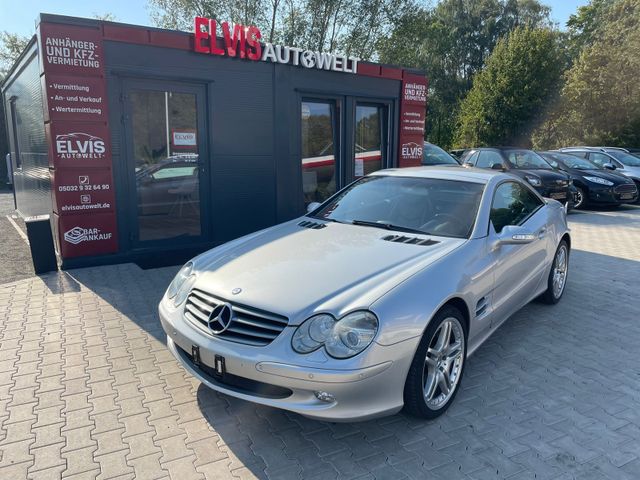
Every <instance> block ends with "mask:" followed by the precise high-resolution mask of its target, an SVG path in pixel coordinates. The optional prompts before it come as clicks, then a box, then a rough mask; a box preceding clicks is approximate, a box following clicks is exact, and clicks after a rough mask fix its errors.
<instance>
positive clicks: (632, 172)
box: [614, 165, 640, 180]
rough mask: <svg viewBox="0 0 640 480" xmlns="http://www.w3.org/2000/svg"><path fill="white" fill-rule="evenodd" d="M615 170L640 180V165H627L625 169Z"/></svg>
mask: <svg viewBox="0 0 640 480" xmlns="http://www.w3.org/2000/svg"><path fill="white" fill-rule="evenodd" d="M614 172H617V173H621V174H623V175H626V176H627V177H632V178H635V179H639V180H640V167H628V166H626V165H625V167H624V170H614Z"/></svg>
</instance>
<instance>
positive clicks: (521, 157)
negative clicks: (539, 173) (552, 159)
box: [507, 150, 552, 170]
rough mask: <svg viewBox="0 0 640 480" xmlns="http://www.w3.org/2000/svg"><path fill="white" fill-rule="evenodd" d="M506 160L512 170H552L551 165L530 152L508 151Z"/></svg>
mask: <svg viewBox="0 0 640 480" xmlns="http://www.w3.org/2000/svg"><path fill="white" fill-rule="evenodd" d="M507 158H508V159H509V163H511V165H512V167H513V168H517V169H524V170H526V169H542V170H552V168H551V165H549V164H548V163H547V162H545V160H544V159H543V158H542V157H541V156H540V155H538V154H537V153H535V152H532V151H531V150H508V151H507Z"/></svg>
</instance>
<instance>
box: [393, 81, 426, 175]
mask: <svg viewBox="0 0 640 480" xmlns="http://www.w3.org/2000/svg"><path fill="white" fill-rule="evenodd" d="M426 109H427V79H426V78H425V77H423V76H421V75H417V74H414V73H408V72H405V73H404V75H403V78H402V94H401V97H400V132H399V135H398V138H399V151H398V166H400V167H414V166H418V165H420V164H421V163H422V153H423V149H424V127H425V118H426Z"/></svg>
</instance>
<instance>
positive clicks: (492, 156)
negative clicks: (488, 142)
mask: <svg viewBox="0 0 640 480" xmlns="http://www.w3.org/2000/svg"><path fill="white" fill-rule="evenodd" d="M494 163H499V164H500V165H502V163H503V161H502V157H501V156H500V154H499V153H498V152H492V151H491V150H482V151H481V152H480V155H479V156H478V163H477V164H476V167H478V168H491V167H492V166H493V164H494Z"/></svg>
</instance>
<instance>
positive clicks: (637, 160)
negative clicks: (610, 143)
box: [607, 150, 640, 167]
mask: <svg viewBox="0 0 640 480" xmlns="http://www.w3.org/2000/svg"><path fill="white" fill-rule="evenodd" d="M607 153H608V154H609V155H611V156H612V157H613V158H615V159H616V160H618V161H620V162H621V163H623V164H624V165H627V166H628V167H640V157H636V156H635V155H631V154H630V153H627V152H623V151H622V150H608V151H607Z"/></svg>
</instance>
